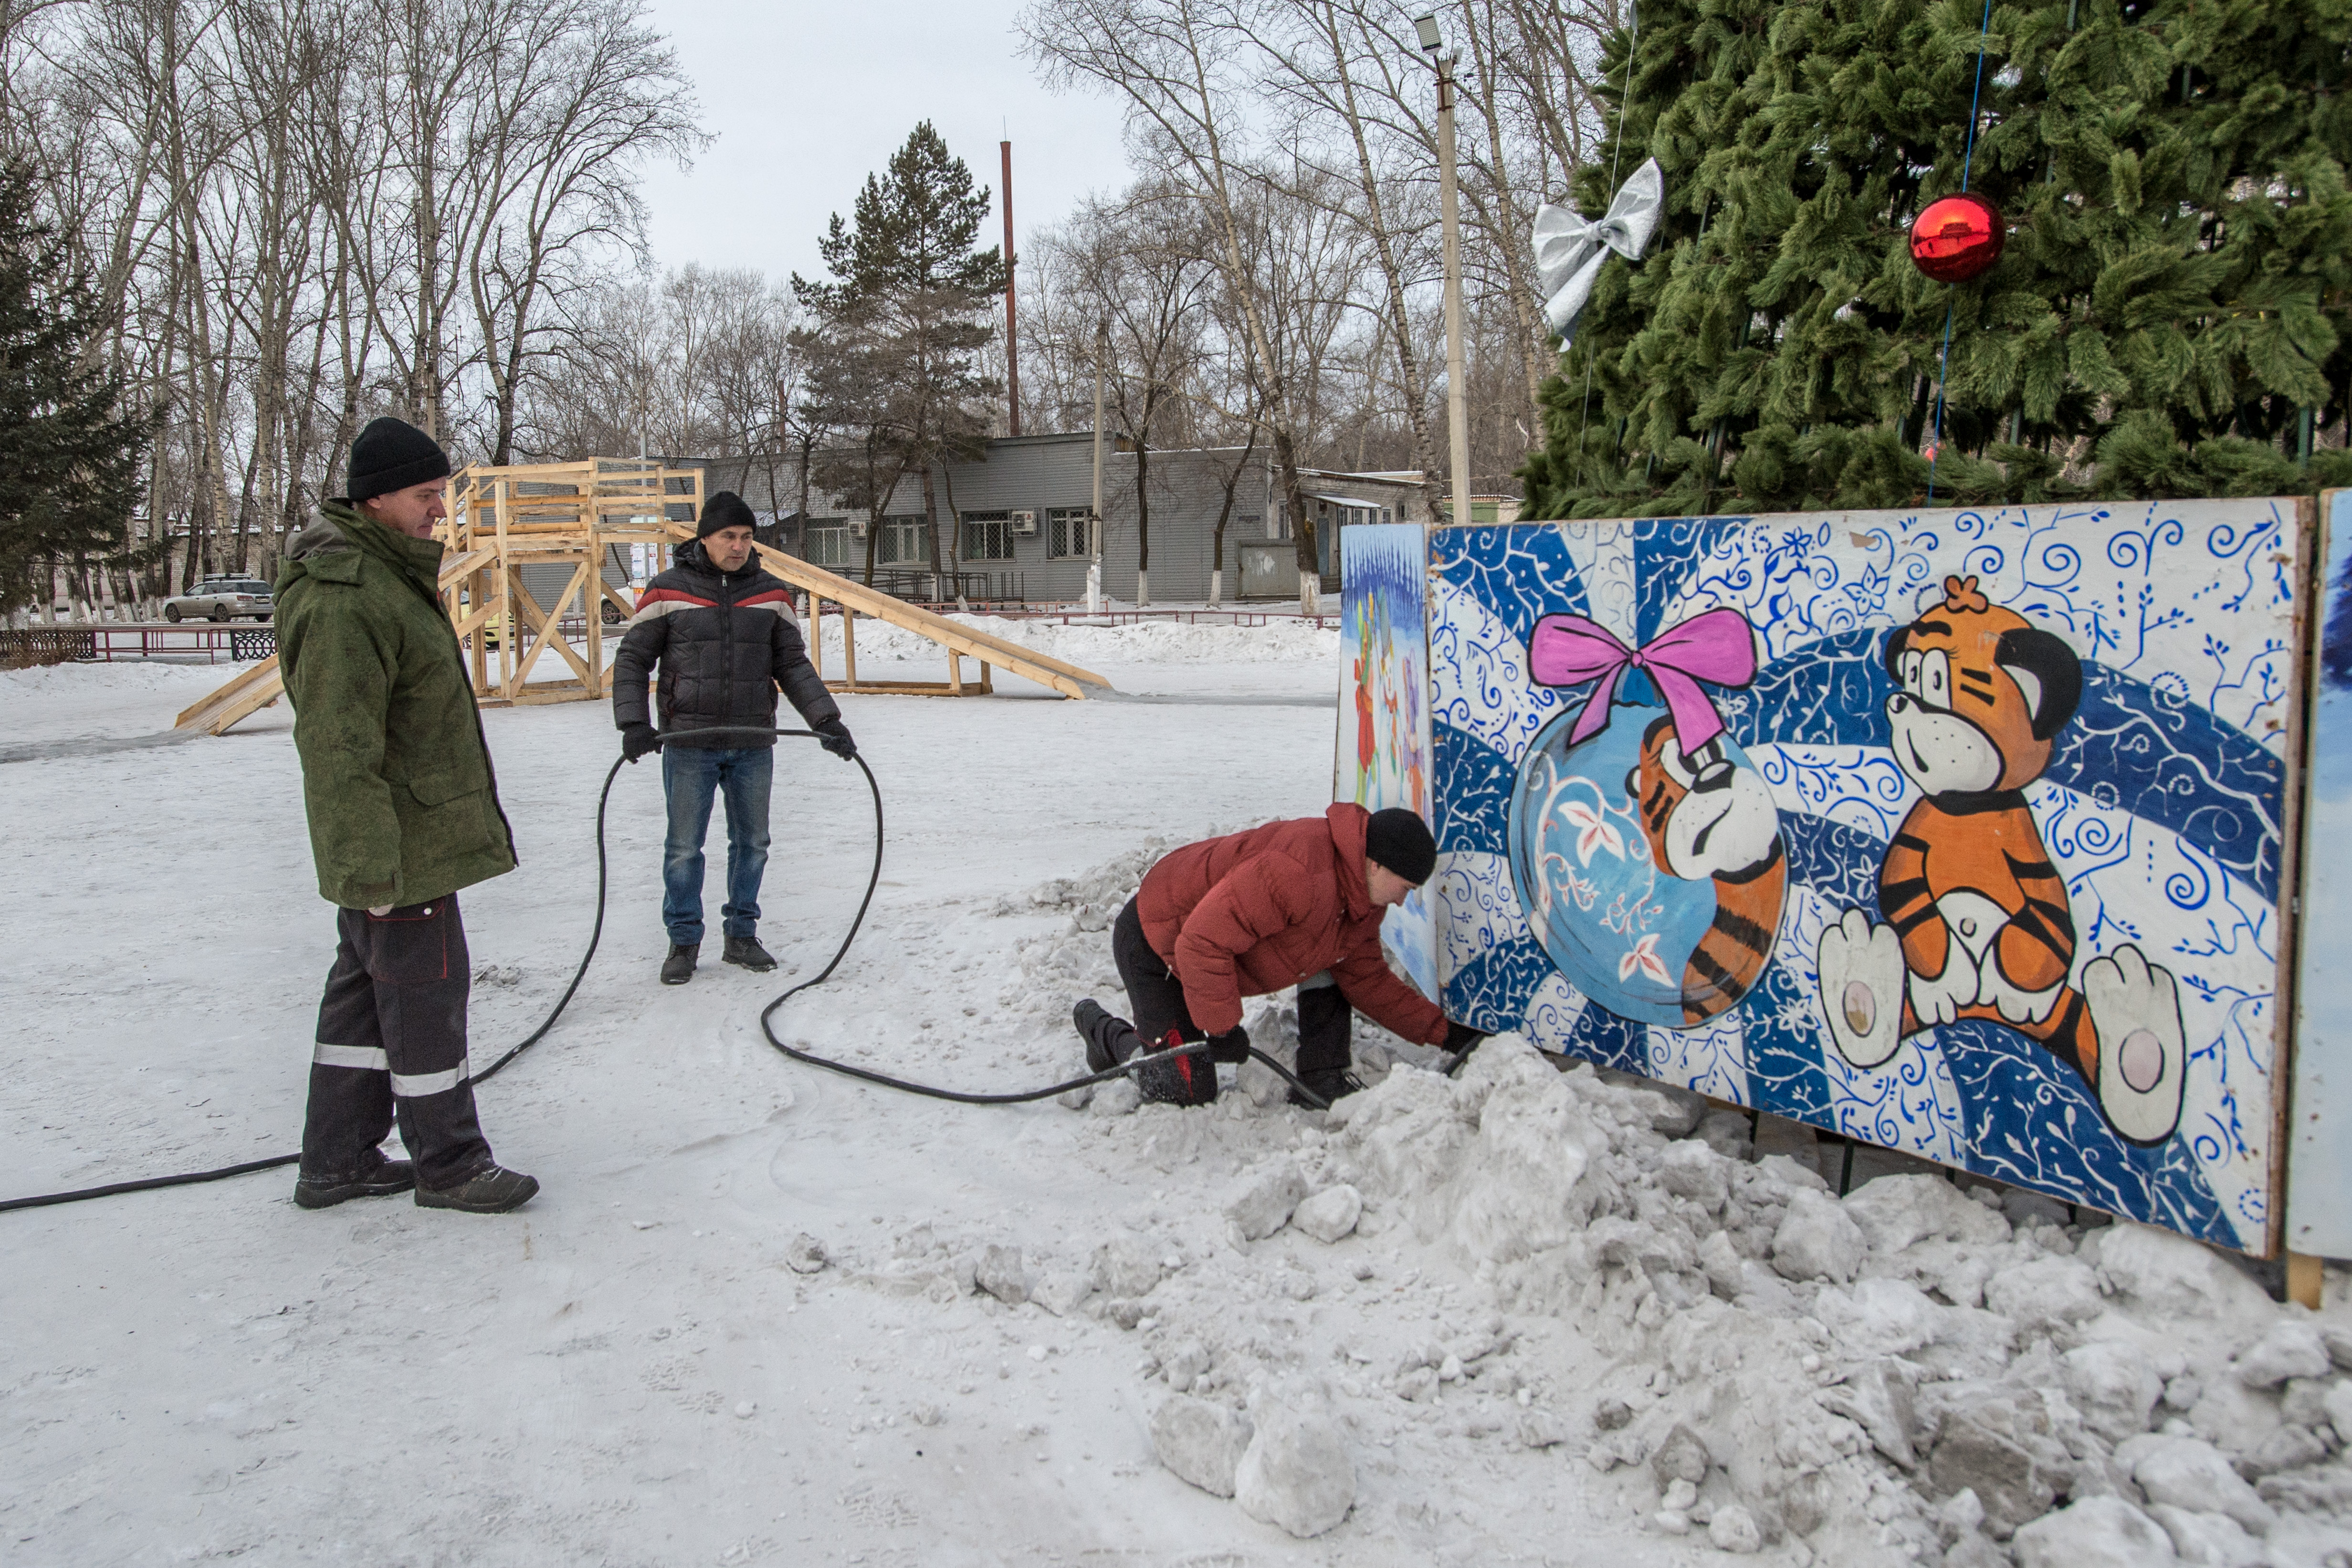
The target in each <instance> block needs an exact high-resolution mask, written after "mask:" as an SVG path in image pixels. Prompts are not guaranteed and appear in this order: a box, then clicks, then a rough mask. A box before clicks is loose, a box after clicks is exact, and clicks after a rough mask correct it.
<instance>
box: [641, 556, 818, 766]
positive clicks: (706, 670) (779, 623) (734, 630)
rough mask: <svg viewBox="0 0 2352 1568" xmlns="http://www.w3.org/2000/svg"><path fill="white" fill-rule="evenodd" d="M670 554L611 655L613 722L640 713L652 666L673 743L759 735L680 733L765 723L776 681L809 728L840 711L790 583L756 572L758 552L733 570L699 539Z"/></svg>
mask: <svg viewBox="0 0 2352 1568" xmlns="http://www.w3.org/2000/svg"><path fill="white" fill-rule="evenodd" d="M656 665H658V666H659V667H660V670H661V683H660V691H661V730H662V732H663V733H664V734H665V735H669V734H677V735H679V739H678V740H677V742H675V743H676V744H678V745H695V744H703V745H712V746H725V747H730V748H732V747H739V746H749V745H758V744H761V742H757V741H752V740H748V739H746V738H744V737H742V736H730V737H727V738H723V739H712V740H710V741H707V742H695V741H692V740H690V739H688V738H687V735H688V734H690V732H691V731H696V730H708V729H709V728H711V727H713V726H714V725H719V724H757V725H762V726H767V727H773V726H774V724H775V722H776V689H777V688H779V687H782V689H783V693H784V695H785V697H787V698H789V699H790V700H791V701H792V705H793V707H794V708H795V709H797V710H799V711H800V715H801V717H802V718H803V720H806V721H808V724H809V727H810V728H811V729H814V728H815V727H816V726H817V725H818V724H820V723H822V722H823V721H825V720H827V719H837V718H839V717H840V716H841V709H840V708H839V707H838V706H837V705H836V704H835V702H834V700H833V694H832V693H831V692H829V691H827V690H825V689H824V680H823V679H821V678H820V677H819V676H818V675H817V672H816V669H815V667H814V666H813V665H811V664H810V663H809V658H808V645H807V644H806V643H805V642H803V641H802V640H801V624H800V617H799V616H795V615H794V614H793V598H792V590H791V589H789V588H787V587H786V586H785V585H784V584H783V583H782V581H781V580H779V579H777V578H775V577H772V576H770V575H769V574H767V573H766V572H764V571H762V570H761V567H760V564H759V557H757V556H756V555H755V556H753V557H752V558H751V561H750V562H749V563H746V564H745V566H744V568H743V569H742V570H741V571H740V572H726V573H722V572H720V571H719V568H718V567H716V566H714V565H712V564H711V563H710V559H709V556H707V555H705V554H704V553H703V551H702V546H701V545H700V544H698V543H697V544H684V545H680V546H679V547H678V550H677V564H676V565H674V566H672V567H671V568H670V569H669V570H668V571H667V572H665V573H663V574H661V575H660V576H658V577H656V578H655V579H654V580H653V582H652V583H651V584H649V585H647V587H646V592H645V596H644V597H643V598H641V599H639V600H638V601H637V613H636V615H635V616H634V617H633V618H632V619H631V620H630V622H629V631H628V635H627V636H626V637H623V638H622V639H621V651H620V652H619V653H618V654H617V655H615V656H614V659H613V721H614V723H615V724H617V725H618V726H620V727H621V728H622V729H624V730H625V729H627V728H628V727H629V726H630V725H632V724H643V723H646V722H647V718H646V679H647V678H648V677H649V676H650V675H651V674H652V673H653V671H654V668H655V667H656ZM681 732H685V733H681ZM774 743H775V742H774V741H773V740H770V741H768V742H766V744H769V745H773V744H774Z"/></svg>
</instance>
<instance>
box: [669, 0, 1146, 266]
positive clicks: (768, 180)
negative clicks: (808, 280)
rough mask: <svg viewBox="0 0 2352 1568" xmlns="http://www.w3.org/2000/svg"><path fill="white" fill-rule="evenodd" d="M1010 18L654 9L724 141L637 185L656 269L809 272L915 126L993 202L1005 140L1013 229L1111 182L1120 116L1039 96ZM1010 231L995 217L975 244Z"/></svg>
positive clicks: (877, 6)
mask: <svg viewBox="0 0 2352 1568" xmlns="http://www.w3.org/2000/svg"><path fill="white" fill-rule="evenodd" d="M1019 10H1020V6H1019V5H1017V4H1015V3H1014V0H961V3H957V4H941V3H940V0H824V3H822V4H812V3H810V0H782V3H771V4H765V5H755V4H746V3H745V0H654V4H653V12H652V17H653V21H654V24H655V25H656V26H658V27H660V28H661V29H662V30H663V31H664V32H666V33H667V34H668V35H669V37H670V39H671V41H672V42H673V43H674V44H675V45H676V46H677V51H678V56H679V59H680V61H681V63H682V64H683V65H684V66H685V68H686V72H687V75H688V77H690V78H691V79H693V81H694V84H695V89H696V92H697V96H698V99H699V100H700V102H701V106H702V123H703V126H704V128H705V129H706V130H708V131H710V132H715V133H716V134H717V136H718V140H717V141H716V142H713V143H712V144H711V146H710V147H709V150H708V151H706V152H705V153H703V154H702V155H701V157H700V158H698V160H697V161H696V163H695V166H694V169H693V171H692V172H691V173H690V174H680V173H678V171H677V169H676V168H675V167H673V166H671V165H669V164H667V163H664V164H658V165H656V167H655V168H653V169H652V170H651V171H650V172H649V174H648V177H647V179H646V187H645V190H646V201H647V204H648V205H649V206H650V208H651V216H652V238H653V247H654V260H655V262H656V265H658V266H660V267H663V268H672V267H678V266H682V265H684V264H685V263H687V262H688V261H699V262H702V263H703V264H705V265H706V266H719V267H756V268H760V269H761V270H762V271H764V272H766V273H768V274H769V275H770V276H771V277H772V278H774V279H778V280H779V281H781V280H782V279H784V278H786V277H788V276H789V275H790V274H791V273H792V272H793V271H794V270H795V269H797V270H799V271H800V272H802V273H803V274H804V275H814V274H816V273H817V272H818V271H819V269H820V268H821V266H822V263H821V262H820V261H819V260H818V258H817V251H816V242H817V238H818V237H819V236H820V235H821V234H823V233H824V223H825V218H826V216H828V215H829V214H832V213H835V212H838V213H840V214H841V215H842V216H844V217H845V218H846V217H847V216H849V214H850V208H851V205H852V204H853V203H854V202H855V201H856V197H857V191H858V187H859V186H860V185H862V184H864V183H865V180H866V174H868V173H870V172H877V171H879V170H880V169H881V167H882V165H883V164H884V163H885V162H887V160H888V158H889V156H890V154H891V153H892V152H894V151H895V150H896V149H897V148H898V146H899V144H900V143H902V142H905V141H906V139H907V133H908V132H909V131H912V130H913V129H914V128H915V125H916V122H917V121H922V120H926V119H928V120H929V121H931V123H932V124H933V125H935V126H937V127H938V128H939V132H940V135H941V136H943V137H945V138H946V139H947V144H948V150H949V151H950V152H951V153H954V154H955V155H956V156H957V157H959V158H961V159H962V160H963V161H964V162H965V163H968V164H969V165H971V172H972V175H973V177H974V178H975V179H976V180H978V181H979V182H980V183H981V184H984V185H986V186H987V187H988V189H989V191H990V192H991V193H992V195H997V196H1000V197H1001V196H1002V195H1003V193H1002V192H1000V191H998V189H997V186H998V184H999V182H998V179H997V172H998V163H997V142H999V141H1000V140H1002V139H1003V138H1004V137H1005V136H1008V135H1009V136H1010V137H1011V138H1012V141H1013V218H1014V222H1015V224H1016V226H1018V229H1019V231H1020V232H1023V233H1026V232H1027V231H1028V230H1029V229H1031V228H1033V227H1035V226H1040V225H1043V224H1046V223H1051V222H1054V221H1055V220H1057V219H1058V218H1059V217H1060V216H1062V215H1063V214H1064V213H1066V212H1067V211H1068V210H1069V208H1070V206H1071V204H1072V203H1073V201H1075V200H1076V198H1077V197H1078V196H1081V195H1085V194H1086V193H1087V192H1088V191H1094V190H1102V191H1108V190H1110V189H1112V188H1114V187H1116V186H1118V184H1121V183H1122V181H1123V176H1124V173H1125V163H1124V161H1123V158H1122V154H1121V149H1120V143H1119V123H1120V122H1119V114H1118V109H1117V108H1116V106H1115V105H1114V104H1113V103H1112V102H1111V101H1110V100H1108V98H1104V97H1099V96H1096V95H1091V94H1087V93H1070V94H1060V95H1057V94H1055V93H1052V92H1049V91H1047V90H1046V89H1045V88H1044V87H1043V86H1041V85H1040V84H1039V83H1038V81H1037V79H1036V77H1035V75H1034V73H1033V72H1032V71H1031V69H1030V68H1029V66H1028V64H1027V62H1026V61H1024V60H1023V59H1022V58H1020V54H1019V52H1018V51H1019V41H1018V39H1017V38H1016V37H1014V35H1013V17H1014V16H1015V15H1016V14H1017V13H1018V12H1019ZM1002 237H1003V216H1002V212H1001V210H995V211H992V213H991V214H990V216H989V218H988V221H987V224H986V226H985V227H984V229H983V231H982V241H981V242H982V245H992V244H995V243H998V242H999V241H1000V240H1001V238H1002Z"/></svg>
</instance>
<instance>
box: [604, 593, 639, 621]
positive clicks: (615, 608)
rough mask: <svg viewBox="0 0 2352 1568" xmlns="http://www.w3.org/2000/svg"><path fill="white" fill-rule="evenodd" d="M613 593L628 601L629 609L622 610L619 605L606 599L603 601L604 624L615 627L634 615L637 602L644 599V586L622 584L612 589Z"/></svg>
mask: <svg viewBox="0 0 2352 1568" xmlns="http://www.w3.org/2000/svg"><path fill="white" fill-rule="evenodd" d="M613 592H614V593H615V594H618V595H620V596H621V597H622V598H623V599H625V600H626V601H628V604H629V606H630V607H629V608H628V609H626V610H624V609H622V608H621V606H620V605H616V604H614V603H613V601H612V600H610V599H606V600H605V601H604V624H605V625H606V626H619V625H620V624H621V623H622V622H623V621H625V620H627V619H628V618H629V617H630V616H634V615H635V614H636V604H637V601H638V600H640V599H642V598H644V597H645V593H646V585H645V584H643V583H626V584H622V585H621V586H620V587H618V588H615V589H614V590H613Z"/></svg>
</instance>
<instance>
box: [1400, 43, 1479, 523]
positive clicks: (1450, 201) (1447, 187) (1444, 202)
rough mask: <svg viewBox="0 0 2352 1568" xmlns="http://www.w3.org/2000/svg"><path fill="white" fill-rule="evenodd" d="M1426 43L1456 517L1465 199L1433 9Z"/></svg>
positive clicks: (1463, 418) (1464, 465)
mask: <svg viewBox="0 0 2352 1568" xmlns="http://www.w3.org/2000/svg"><path fill="white" fill-rule="evenodd" d="M1413 26H1414V27H1415V28H1417V29H1418V30H1419V31H1420V34H1421V47H1422V48H1423V51H1425V52H1426V53H1427V54H1428V56H1429V58H1430V61H1431V63H1432V64H1433V65H1434V66H1436V68H1437V203H1438V210H1439V213H1440V215H1441V216H1442V217H1443V218H1444V227H1445V425H1446V436H1447V437H1448V439H1447V443H1446V444H1447V447H1448V460H1449V461H1450V462H1451V463H1452V465H1453V468H1454V521H1455V522H1457V523H1464V522H1469V521H1472V518H1471V514H1470V416H1469V413H1468V407H1467V405H1468V401H1469V400H1468V397H1467V395H1466V392H1465V387H1464V385H1463V382H1464V381H1465V370H1464V368H1463V358H1464V355H1463V352H1462V203H1461V198H1460V196H1459V195H1457V194H1456V192H1455V190H1454V52H1453V51H1452V50H1451V49H1448V48H1446V47H1444V38H1443V37H1441V36H1440V35H1439V33H1438V30H1437V17H1436V16H1435V15H1434V14H1432V15H1430V16H1423V17H1420V18H1419V19H1417V20H1416V21H1415V22H1414V23H1413Z"/></svg>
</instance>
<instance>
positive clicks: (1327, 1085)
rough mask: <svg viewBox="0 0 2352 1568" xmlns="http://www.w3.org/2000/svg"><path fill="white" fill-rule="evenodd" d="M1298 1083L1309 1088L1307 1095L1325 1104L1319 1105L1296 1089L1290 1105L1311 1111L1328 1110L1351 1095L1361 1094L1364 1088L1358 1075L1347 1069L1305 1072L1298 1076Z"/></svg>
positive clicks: (1291, 1094) (1291, 1093)
mask: <svg viewBox="0 0 2352 1568" xmlns="http://www.w3.org/2000/svg"><path fill="white" fill-rule="evenodd" d="M1298 1081H1299V1082H1301V1083H1303V1084H1305V1085H1306V1086H1307V1093H1309V1094H1312V1095H1314V1096H1315V1098H1316V1100H1321V1101H1322V1102H1323V1103H1322V1104H1321V1105H1317V1104H1315V1103H1314V1101H1313V1100H1308V1099H1307V1096H1306V1095H1304V1094H1301V1093H1299V1092H1298V1091H1297V1089H1292V1090H1291V1091H1290V1096H1289V1098H1290V1103H1291V1104H1293V1105H1300V1106H1305V1107H1306V1108H1307V1110H1329V1109H1330V1108H1331V1107H1332V1106H1334V1105H1337V1104H1338V1103H1339V1101H1340V1100H1344V1099H1346V1098H1347V1097H1348V1096H1349V1095H1351V1094H1356V1093H1360V1092H1361V1090H1362V1089H1363V1087H1364V1086H1363V1083H1362V1082H1361V1081H1360V1079H1358V1078H1357V1077H1356V1075H1355V1074H1354V1073H1351V1072H1349V1070H1348V1069H1347V1068H1318V1069H1316V1070H1314V1071H1311V1072H1303V1073H1300V1074H1299V1075H1298Z"/></svg>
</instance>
